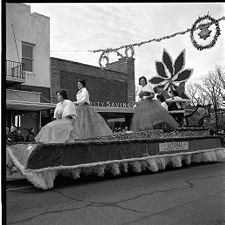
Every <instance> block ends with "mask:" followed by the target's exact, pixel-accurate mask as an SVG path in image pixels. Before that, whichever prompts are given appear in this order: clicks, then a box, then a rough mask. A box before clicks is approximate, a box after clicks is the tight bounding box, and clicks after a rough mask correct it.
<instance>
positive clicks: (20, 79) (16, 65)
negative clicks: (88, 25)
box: [6, 60, 25, 86]
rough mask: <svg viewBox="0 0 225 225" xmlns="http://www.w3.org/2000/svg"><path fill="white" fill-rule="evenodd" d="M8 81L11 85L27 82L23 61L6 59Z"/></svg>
mask: <svg viewBox="0 0 225 225" xmlns="http://www.w3.org/2000/svg"><path fill="white" fill-rule="evenodd" d="M6 82H7V84H8V85H9V86H10V85H15V84H19V83H24V82H25V73H24V71H23V64H22V63H20V62H15V61H12V60H6Z"/></svg>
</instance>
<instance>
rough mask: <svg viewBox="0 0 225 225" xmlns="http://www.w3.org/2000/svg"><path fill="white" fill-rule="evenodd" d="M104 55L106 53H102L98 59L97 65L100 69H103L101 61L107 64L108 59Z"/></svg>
mask: <svg viewBox="0 0 225 225" xmlns="http://www.w3.org/2000/svg"><path fill="white" fill-rule="evenodd" d="M106 54H107V53H106V52H102V54H101V56H100V57H99V61H98V63H99V65H100V67H101V68H103V66H102V60H104V59H105V60H106V64H108V63H109V57H108V56H107V55H106Z"/></svg>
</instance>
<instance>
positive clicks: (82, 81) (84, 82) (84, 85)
mask: <svg viewBox="0 0 225 225" xmlns="http://www.w3.org/2000/svg"><path fill="white" fill-rule="evenodd" d="M78 82H80V83H81V84H82V85H83V87H86V81H85V80H78Z"/></svg>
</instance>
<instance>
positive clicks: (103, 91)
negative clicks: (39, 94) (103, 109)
mask: <svg viewBox="0 0 225 225" xmlns="http://www.w3.org/2000/svg"><path fill="white" fill-rule="evenodd" d="M50 72H51V91H50V92H51V94H50V95H51V100H52V102H54V103H56V102H57V99H56V95H55V93H56V91H57V90H58V89H60V88H63V89H66V90H67V91H68V93H69V98H70V99H71V100H72V101H75V100H76V93H77V92H78V88H77V81H78V80H79V79H84V80H86V82H87V89H88V91H89V93H90V101H91V102H95V103H96V102H101V103H103V102H104V103H107V102H111V103H130V104H132V103H134V101H135V91H134V90H135V86H134V60H133V59H132V60H124V59H121V60H119V61H117V62H114V63H112V64H108V65H107V68H106V69H101V68H99V67H95V66H90V65H86V64H82V63H78V62H73V61H68V60H63V59H58V58H53V57H51V60H50ZM99 106H101V105H100V104H99Z"/></svg>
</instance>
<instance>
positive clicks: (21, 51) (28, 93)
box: [5, 3, 54, 135]
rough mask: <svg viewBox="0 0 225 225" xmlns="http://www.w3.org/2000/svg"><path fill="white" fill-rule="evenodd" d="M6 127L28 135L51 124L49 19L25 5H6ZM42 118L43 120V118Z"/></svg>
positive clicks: (52, 105)
mask: <svg viewBox="0 0 225 225" xmlns="http://www.w3.org/2000/svg"><path fill="white" fill-rule="evenodd" d="M5 76H6V110H7V112H6V126H8V127H11V126H16V127H18V128H20V129H21V131H22V134H23V135H26V132H27V130H28V129H31V128H34V130H35V133H37V131H38V128H39V126H40V125H41V124H43V123H46V122H47V121H49V119H50V118H49V116H50V114H49V113H48V112H50V110H49V108H52V107H54V104H52V103H51V100H50V18H49V17H46V16H44V15H40V14H38V13H35V12H34V13H31V7H30V6H28V5H26V4H21V3H20V4H17V3H7V4H6V74H5ZM40 115H42V116H40Z"/></svg>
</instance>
